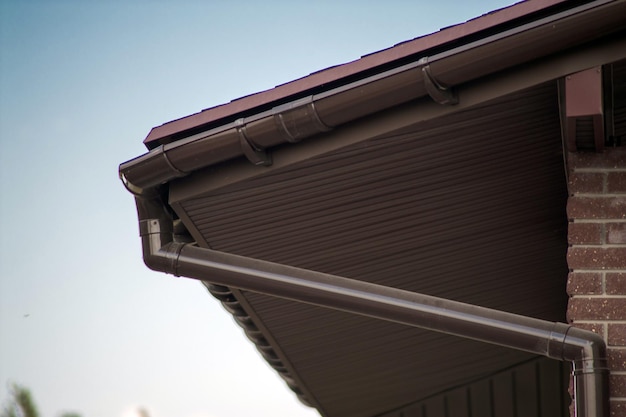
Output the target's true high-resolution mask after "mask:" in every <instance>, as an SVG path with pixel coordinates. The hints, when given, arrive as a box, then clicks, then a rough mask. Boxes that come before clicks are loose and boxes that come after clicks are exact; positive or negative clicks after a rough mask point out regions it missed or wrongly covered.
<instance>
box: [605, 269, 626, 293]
mask: <svg viewBox="0 0 626 417" xmlns="http://www.w3.org/2000/svg"><path fill="white" fill-rule="evenodd" d="M605 282H606V284H605V285H606V293H607V294H609V295H626V273H622V272H607V274H606V278H605Z"/></svg>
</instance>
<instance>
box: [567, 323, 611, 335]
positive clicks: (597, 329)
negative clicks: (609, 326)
mask: <svg viewBox="0 0 626 417" xmlns="http://www.w3.org/2000/svg"><path fill="white" fill-rule="evenodd" d="M573 326H574V327H578V328H579V329H584V330H589V331H590V332H594V333H596V334H599V335H600V336H602V338H604V325H603V324H602V323H574V324H573Z"/></svg>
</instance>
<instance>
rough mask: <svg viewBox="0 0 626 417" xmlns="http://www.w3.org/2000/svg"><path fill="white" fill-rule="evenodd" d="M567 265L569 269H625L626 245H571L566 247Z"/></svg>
mask: <svg viewBox="0 0 626 417" xmlns="http://www.w3.org/2000/svg"><path fill="white" fill-rule="evenodd" d="M567 265H568V266H569V268H570V269H626V246H624V247H618V248H602V247H594V246H590V247H580V246H572V247H570V248H568V249H567Z"/></svg>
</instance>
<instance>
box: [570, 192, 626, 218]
mask: <svg viewBox="0 0 626 417" xmlns="http://www.w3.org/2000/svg"><path fill="white" fill-rule="evenodd" d="M567 217H568V218H569V219H626V197H570V198H569V199H568V200H567Z"/></svg>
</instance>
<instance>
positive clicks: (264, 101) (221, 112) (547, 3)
mask: <svg viewBox="0 0 626 417" xmlns="http://www.w3.org/2000/svg"><path fill="white" fill-rule="evenodd" d="M563 2H564V0H528V1H524V2H521V3H517V4H514V5H512V6H509V7H506V8H503V9H500V10H496V11H493V12H490V13H488V14H485V15H483V16H481V17H478V18H475V19H472V20H469V21H468V22H465V23H463V24H459V25H455V26H451V27H447V28H444V29H442V30H440V31H439V32H435V33H433V34H430V35H427V36H422V37H418V38H416V39H413V40H410V41H406V42H402V43H400V44H398V45H395V46H393V47H391V48H388V49H384V50H382V51H379V52H376V53H372V54H369V55H365V56H363V57H362V58H361V59H358V60H356V61H352V62H349V63H346V64H343V65H338V66H334V67H331V68H327V69H325V70H322V71H318V72H314V73H312V74H311V75H309V76H306V77H303V78H300V79H298V80H295V81H291V82H288V83H285V84H281V85H279V86H277V87H275V88H273V89H270V90H266V91H263V92H260V93H256V94H252V95H249V96H245V97H243V98H240V99H237V100H233V101H231V102H230V103H227V104H223V105H220V106H216V107H212V108H209V109H206V110H203V111H201V112H199V113H195V114H192V115H190V116H187V117H183V118H181V119H177V120H174V121H171V122H169V123H165V124H163V125H161V126H158V127H155V128H153V129H152V130H151V131H150V133H149V134H148V136H147V137H146V139H145V140H144V143H145V144H146V145H147V146H149V147H154V145H153V143H155V142H159V143H161V142H163V141H165V142H167V141H168V138H171V137H172V136H173V135H176V134H178V133H180V132H184V131H188V130H190V129H195V128H198V127H200V126H206V125H209V124H211V123H213V122H216V121H218V120H221V119H224V118H226V117H229V116H233V115H236V114H241V113H245V112H248V111H251V110H254V109H258V108H261V107H263V106H265V105H268V104H270V103H274V102H277V101H280V100H283V99H286V98H289V97H294V96H297V95H300V94H302V93H304V92H307V91H311V90H314V89H315V88H318V87H320V86H325V85H328V84H332V83H334V82H336V81H339V80H342V79H346V78H349V77H352V76H355V75H357V74H360V73H366V72H367V71H369V70H372V69H374V68H377V67H380V66H383V65H385V64H389V63H391V62H394V61H398V60H401V59H403V58H407V57H411V56H414V55H416V54H420V53H425V52H426V51H429V50H432V49H433V48H437V47H442V46H444V45H447V44H451V43H453V42H455V41H458V40H459V39H461V38H464V37H468V36H470V35H475V34H477V33H479V32H482V31H485V30H487V29H493V28H495V27H496V26H498V25H502V24H505V23H507V22H510V21H513V20H515V19H519V18H522V17H524V16H528V15H531V14H533V13H536V12H539V11H542V10H544V9H547V8H549V7H551V6H554V5H556V4H559V3H563Z"/></svg>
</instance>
